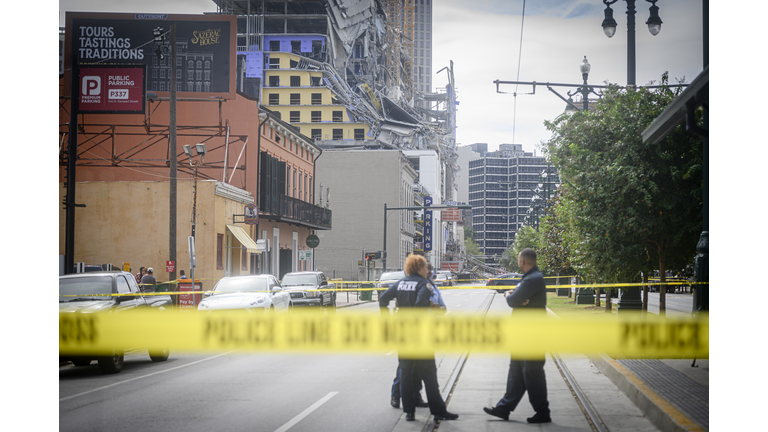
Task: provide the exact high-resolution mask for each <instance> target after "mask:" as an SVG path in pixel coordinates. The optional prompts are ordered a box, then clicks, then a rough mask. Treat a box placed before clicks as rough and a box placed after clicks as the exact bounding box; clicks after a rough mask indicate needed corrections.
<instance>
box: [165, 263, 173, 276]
mask: <svg viewBox="0 0 768 432" xmlns="http://www.w3.org/2000/svg"><path fill="white" fill-rule="evenodd" d="M174 264H175V263H174V262H173V261H166V262H165V271H167V272H168V273H173V272H175V271H176V266H175V265H174Z"/></svg>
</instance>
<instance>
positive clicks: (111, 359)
mask: <svg viewBox="0 0 768 432" xmlns="http://www.w3.org/2000/svg"><path fill="white" fill-rule="evenodd" d="M124 360H125V358H124V356H123V353H122V352H120V353H119V354H118V353H114V354H113V355H111V356H108V357H99V359H98V361H99V369H101V373H103V374H116V373H118V372H120V370H122V369H123V362H124Z"/></svg>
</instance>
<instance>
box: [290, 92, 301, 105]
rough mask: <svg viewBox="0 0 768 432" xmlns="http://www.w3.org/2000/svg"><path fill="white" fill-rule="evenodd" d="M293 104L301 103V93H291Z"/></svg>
mask: <svg viewBox="0 0 768 432" xmlns="http://www.w3.org/2000/svg"><path fill="white" fill-rule="evenodd" d="M291 105H301V95H300V94H298V93H291Z"/></svg>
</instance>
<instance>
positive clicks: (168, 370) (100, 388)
mask: <svg viewBox="0 0 768 432" xmlns="http://www.w3.org/2000/svg"><path fill="white" fill-rule="evenodd" d="M235 351H237V350H232V351H228V352H225V353H223V354H219V355H215V356H213V357H208V358H204V359H202V360H198V361H196V362H192V363H188V364H185V365H181V366H176V367H173V368H170V369H165V370H161V371H158V372H153V373H151V374H147V375H142V376H140V377H136V378H131V379H127V380H125V381H120V382H116V383H113V384H110V385H105V386H103V387H99V388H95V389H92V390H88V391H85V392H82V393H78V394H76V395H72V396H67V397H63V398H61V399H59V402H62V401H65V400H68V399H73V398H76V397H78V396H83V395H87V394H88V393H93V392H96V391H99V390H104V389H107V388H110V387H114V386H116V385H118V384H125V383H127V382H131V381H136V380H138V379H142V378H147V377H151V376H153V375H157V374H161V373H165V372H170V371H172V370H176V369H181V368H183V367H187V366H192V365H193V364H197V363H201V362H204V361H207V360H212V359H215V358H216V357H221V356H223V355H227V354H229V353H231V352H235Z"/></svg>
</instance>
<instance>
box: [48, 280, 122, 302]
mask: <svg viewBox="0 0 768 432" xmlns="http://www.w3.org/2000/svg"><path fill="white" fill-rule="evenodd" d="M99 294H101V295H99ZM104 294H112V278H111V277H110V276H87V277H76V278H59V303H65V302H69V301H88V300H110V299H111V297H110V296H109V295H104Z"/></svg>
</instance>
